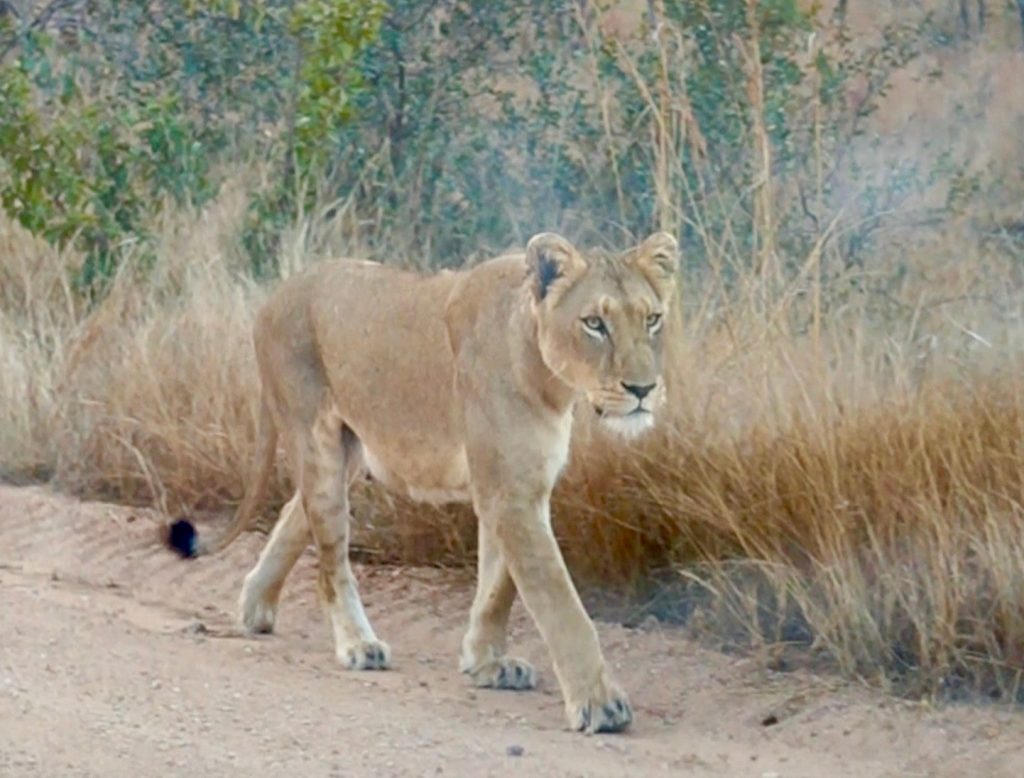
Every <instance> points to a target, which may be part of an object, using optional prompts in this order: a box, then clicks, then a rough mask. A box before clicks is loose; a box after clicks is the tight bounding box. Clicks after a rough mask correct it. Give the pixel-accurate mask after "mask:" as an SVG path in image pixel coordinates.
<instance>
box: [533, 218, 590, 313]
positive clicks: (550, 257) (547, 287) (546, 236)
mask: <svg viewBox="0 0 1024 778" xmlns="http://www.w3.org/2000/svg"><path fill="white" fill-rule="evenodd" d="M526 266H527V268H529V272H530V279H531V288H532V289H533V295H534V298H535V299H536V300H537V301H538V302H540V301H541V300H543V299H544V298H545V297H547V296H548V294H549V293H550V292H551V290H552V287H553V286H557V282H558V281H559V280H561V279H564V278H566V277H567V276H569V275H571V274H572V272H573V271H575V270H576V269H578V268H580V267H582V266H583V259H582V258H581V257H580V255H579V253H578V252H577V251H576V249H575V248H573V245H572V244H571V243H570V242H569V241H567V240H566V239H565V238H563V237H562V236H561V235H556V234H555V233H553V232H542V233H540V234H539V235H534V236H533V237H532V238H530V242H529V243H527V244H526Z"/></svg>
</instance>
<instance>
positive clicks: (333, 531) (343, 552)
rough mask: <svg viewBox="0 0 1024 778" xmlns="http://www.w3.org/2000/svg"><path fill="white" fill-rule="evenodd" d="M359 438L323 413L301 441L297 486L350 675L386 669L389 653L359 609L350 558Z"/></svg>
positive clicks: (322, 591)
mask: <svg viewBox="0 0 1024 778" xmlns="http://www.w3.org/2000/svg"><path fill="white" fill-rule="evenodd" d="M358 445H359V442H358V439H356V438H355V436H354V435H353V433H352V432H351V431H350V430H348V429H347V428H344V427H343V425H342V423H341V420H340V419H339V418H338V416H337V414H335V413H334V412H333V411H327V412H324V413H321V414H320V415H319V416H318V417H317V420H316V422H315V423H314V425H313V429H312V430H311V431H310V434H309V436H308V439H306V440H305V441H304V445H303V447H302V456H301V465H300V469H301V474H300V478H299V482H300V484H301V487H300V492H301V495H302V504H303V508H304V510H305V513H306V516H307V518H308V520H309V527H310V530H311V531H312V534H313V540H314V542H315V543H316V547H317V551H318V553H319V556H320V573H319V579H318V581H319V589H320V595H321V597H322V600H323V605H324V610H325V612H326V614H327V616H328V618H329V620H330V623H331V626H332V628H333V630H334V644H335V651H336V653H337V656H338V660H339V661H340V662H341V663H342V664H343V665H344V666H345V667H347V668H349V669H352V670H385V669H387V668H388V667H389V666H390V664H391V649H390V648H388V646H387V644H386V643H383V642H382V641H380V640H378V639H377V636H376V635H375V634H374V632H373V627H371V626H370V622H369V620H368V619H367V618H366V613H365V611H364V610H363V603H362V600H360V598H359V589H358V587H357V586H356V580H355V576H354V575H353V574H352V566H351V565H350V564H349V559H348V540H349V519H350V515H349V505H348V483H347V478H346V472H347V467H346V464H347V460H348V458H349V457H351V456H358V450H357V447H358Z"/></svg>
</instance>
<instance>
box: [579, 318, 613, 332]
mask: <svg viewBox="0 0 1024 778" xmlns="http://www.w3.org/2000/svg"><path fill="white" fill-rule="evenodd" d="M583 326H584V327H585V328H586V329H587V331H588V332H591V333H593V334H594V335H604V334H605V332H607V330H606V329H605V326H604V322H603V321H602V320H601V317H600V316H584V317H583Z"/></svg>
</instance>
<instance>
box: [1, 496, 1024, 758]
mask: <svg viewBox="0 0 1024 778" xmlns="http://www.w3.org/2000/svg"><path fill="white" fill-rule="evenodd" d="M160 524H161V519H160V517H158V516H157V515H156V514H155V513H153V512H150V511H146V510H139V509H131V508H123V507H116V506H110V505H105V504H99V503H91V504H88V503H79V502H76V501H75V500H72V499H70V498H66V497H62V496H59V495H55V494H53V493H52V492H50V491H49V490H47V489H44V488H27V489H26V488H14V487H4V486H0V623H2V624H3V626H4V631H3V633H2V637H0V775H3V776H22V775H26V776H35V775H39V776H44V775H45V776H54V775H58V776H62V775H88V776H93V775H97V776H99V775H103V776H108V775H111V776H113V775H125V776H129V775H130V776H135V775H138V774H140V773H141V774H146V775H179V774H185V773H189V774H195V773H197V772H198V774H204V775H234V774H239V773H240V772H243V771H248V770H259V771H260V772H261V773H262V774H266V775H293V774H296V773H297V772H298V773H299V774H302V775H314V776H316V775H325V776H329V775H345V776H348V775H402V776H404V775H505V774H509V775H511V774H516V775H521V774H524V773H529V774H537V775H541V776H544V775H552V776H553V775H586V776H590V775H617V776H618V775H623V774H629V775H688V776H689V775H693V776H705V775H707V776H761V777H762V778H763V777H764V776H771V775H775V776H779V777H780V778H781V776H815V777H818V776H869V775H870V776H886V775H891V776H897V775H899V776H911V775H922V776H923V775H928V776H932V775H950V776H952V775H964V774H977V775H988V776H1002V775H1005V776H1010V775H1014V776H1017V775H1021V774H1024V755H1022V754H1021V753H1020V752H1021V749H1020V748H1019V736H1018V734H1017V733H1018V732H1019V730H1020V726H1021V719H1020V717H1019V716H1016V715H1014V714H1012V713H1009V712H1005V711H1003V712H1000V711H997V710H993V709H980V708H968V707H962V708H951V709H946V710H941V711H934V710H930V709H924V708H922V707H921V706H915V705H913V704H911V703H906V702H900V701H897V700H893V699H890V698H886V697H884V696H882V695H880V694H877V693H873V692H870V691H867V690H864V689H861V688H857V687H854V686H851V685H849V684H845V683H842V682H840V681H838V680H836V679H834V678H817V677H814V676H810V675H807V674H804V673H790V674H787V675H779V674H772V673H767V672H764V671H762V670H761V669H759V665H758V664H757V663H756V662H754V661H753V660H750V659H742V658H736V657H727V656H724V655H721V654H717V653H714V652H710V651H706V650H703V649H701V648H699V647H697V646H696V645H694V644H693V643H692V642H690V641H688V640H686V639H685V638H684V637H683V636H682V635H680V634H678V633H676V632H674V631H671V630H661V629H655V630H653V631H650V632H640V631H635V630H629V629H625V628H623V627H619V626H615V625H606V624H603V625H600V627H599V631H600V632H601V638H602V644H603V646H604V648H605V651H606V654H607V656H608V658H609V661H610V663H611V664H612V666H613V668H615V672H616V673H617V675H618V676H619V678H620V679H621V681H622V683H623V684H624V686H625V687H626V688H627V689H628V690H629V691H630V694H631V697H632V699H633V702H634V705H635V708H636V711H637V723H636V725H635V728H634V730H633V731H632V732H631V733H629V734H627V735H624V736H607V737H606V736H598V737H592V738H587V737H583V736H580V735H576V734H574V733H569V732H567V731H565V730H564V721H563V715H562V704H561V698H560V695H559V694H558V690H557V687H556V684H555V682H554V677H553V674H552V671H551V668H550V664H549V663H548V661H547V658H546V652H545V650H544V647H543V645H542V644H541V642H540V641H539V639H538V637H537V634H536V631H535V630H534V629H533V627H532V625H531V623H530V622H529V619H528V618H527V617H526V615H525V614H524V613H523V610H522V608H521V607H520V606H519V605H517V606H516V610H515V614H514V618H513V624H512V637H511V644H512V645H513V647H514V650H515V652H516V653H518V654H521V655H524V656H526V657H527V658H529V659H531V660H532V661H534V662H535V663H536V664H537V666H538V669H539V671H540V673H541V688H540V690H538V691H537V692H531V693H508V692H490V691H483V690H480V691H476V690H473V689H471V688H469V687H468V686H467V685H466V683H465V681H464V679H463V678H462V677H461V676H459V674H458V673H457V671H456V661H457V652H458V647H459V641H460V638H461V632H462V629H463V627H464V623H465V618H466V613H467V609H468V607H469V602H470V600H471V596H472V580H471V578H470V577H469V576H467V575H453V574H450V573H445V572H442V571H436V570H425V569H400V568H384V567H362V568H360V569H358V571H357V574H358V575H359V578H360V586H361V590H362V592H363V594H364V597H365V599H366V605H367V611H368V613H369V615H370V617H371V619H372V620H373V621H374V623H375V626H376V628H377V630H378V632H379V634H380V635H381V636H382V637H383V638H384V639H385V640H388V641H389V642H390V643H391V645H392V648H393V650H394V654H395V662H396V667H395V669H394V671H392V672H389V673H348V672H345V671H343V670H341V669H339V668H338V667H337V666H336V665H335V664H334V663H333V652H332V649H331V644H330V638H329V634H328V630H327V629H326V626H325V624H324V621H323V619H322V617H321V615H320V612H319V607H318V605H317V602H316V594H315V576H314V572H315V559H314V557H313V554H312V552H307V553H306V554H305V555H304V556H303V558H302V559H301V560H300V562H299V564H298V566H297V567H296V570H295V572H294V573H293V575H292V578H291V579H289V583H288V585H287V586H286V589H285V593H284V598H283V606H282V611H281V614H280V617H279V620H278V634H276V635H274V636H270V637H267V638H260V639H250V638H245V637H242V636H240V635H239V633H238V631H237V630H236V628H235V626H234V610H235V601H236V598H237V596H238V590H239V588H240V586H241V581H242V578H243V576H244V574H245V573H246V571H247V570H248V569H249V567H251V565H252V564H253V562H254V560H255V557H256V556H257V554H258V552H259V549H260V547H261V544H262V540H263V538H262V537H260V536H257V535H248V536H245V537H243V538H242V539H240V540H239V541H238V542H237V543H236V544H235V545H234V546H232V547H231V548H230V549H229V550H228V551H227V552H225V553H224V554H223V555H221V556H218V557H216V558H212V559H210V558H202V559H198V560H194V561H191V562H183V561H181V560H179V559H177V558H176V557H175V556H173V555H172V554H170V553H169V552H167V551H166V550H164V549H163V548H162V547H161V546H160V545H159V543H158V534H157V530H158V527H159V526H160ZM199 623H201V624H202V625H203V626H202V627H201V628H200V627H197V626H196V625H197V624H199ZM780 711H781V712H782V713H781V714H780V713H779V712H780ZM772 715H775V720H776V721H777V723H776V724H775V725H773V726H770V727H765V726H762V722H763V721H765V720H771V718H772ZM510 746H517V747H519V748H522V750H523V755H522V756H518V757H517V756H510V755H509V754H508V753H507V749H508V748H509V747H510ZM513 750H514V749H513Z"/></svg>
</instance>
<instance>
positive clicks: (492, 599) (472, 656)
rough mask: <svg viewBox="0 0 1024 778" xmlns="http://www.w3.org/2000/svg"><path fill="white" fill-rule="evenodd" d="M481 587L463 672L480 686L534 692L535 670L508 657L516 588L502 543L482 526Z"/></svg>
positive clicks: (479, 553)
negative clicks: (509, 628) (503, 557)
mask: <svg viewBox="0 0 1024 778" xmlns="http://www.w3.org/2000/svg"><path fill="white" fill-rule="evenodd" d="M478 536H479V544H478V550H477V568H478V572H477V587H476V597H475V598H474V599H473V608H472V610H471V611H470V614H469V629H468V630H467V631H466V636H465V637H464V638H463V640H462V656H461V658H460V660H459V669H460V670H461V671H462V672H463V673H466V674H467V675H469V676H470V677H471V678H472V679H473V683H474V684H475V685H476V686H480V687H485V688H492V689H517V690H518V689H532V688H533V687H534V686H535V685H536V674H535V672H534V670H533V666H532V665H530V663H529V662H527V661H526V660H524V659H517V658H514V657H508V656H505V647H506V642H507V636H508V617H509V612H510V611H511V609H512V603H513V602H514V601H515V598H516V585H515V583H513V581H512V576H511V575H509V572H508V567H507V566H506V565H505V561H504V560H503V559H502V558H501V551H500V549H499V548H498V540H497V538H496V537H495V536H494V533H493V532H492V531H491V530H490V529H488V528H487V525H485V524H484V523H483V522H479V530H478Z"/></svg>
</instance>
